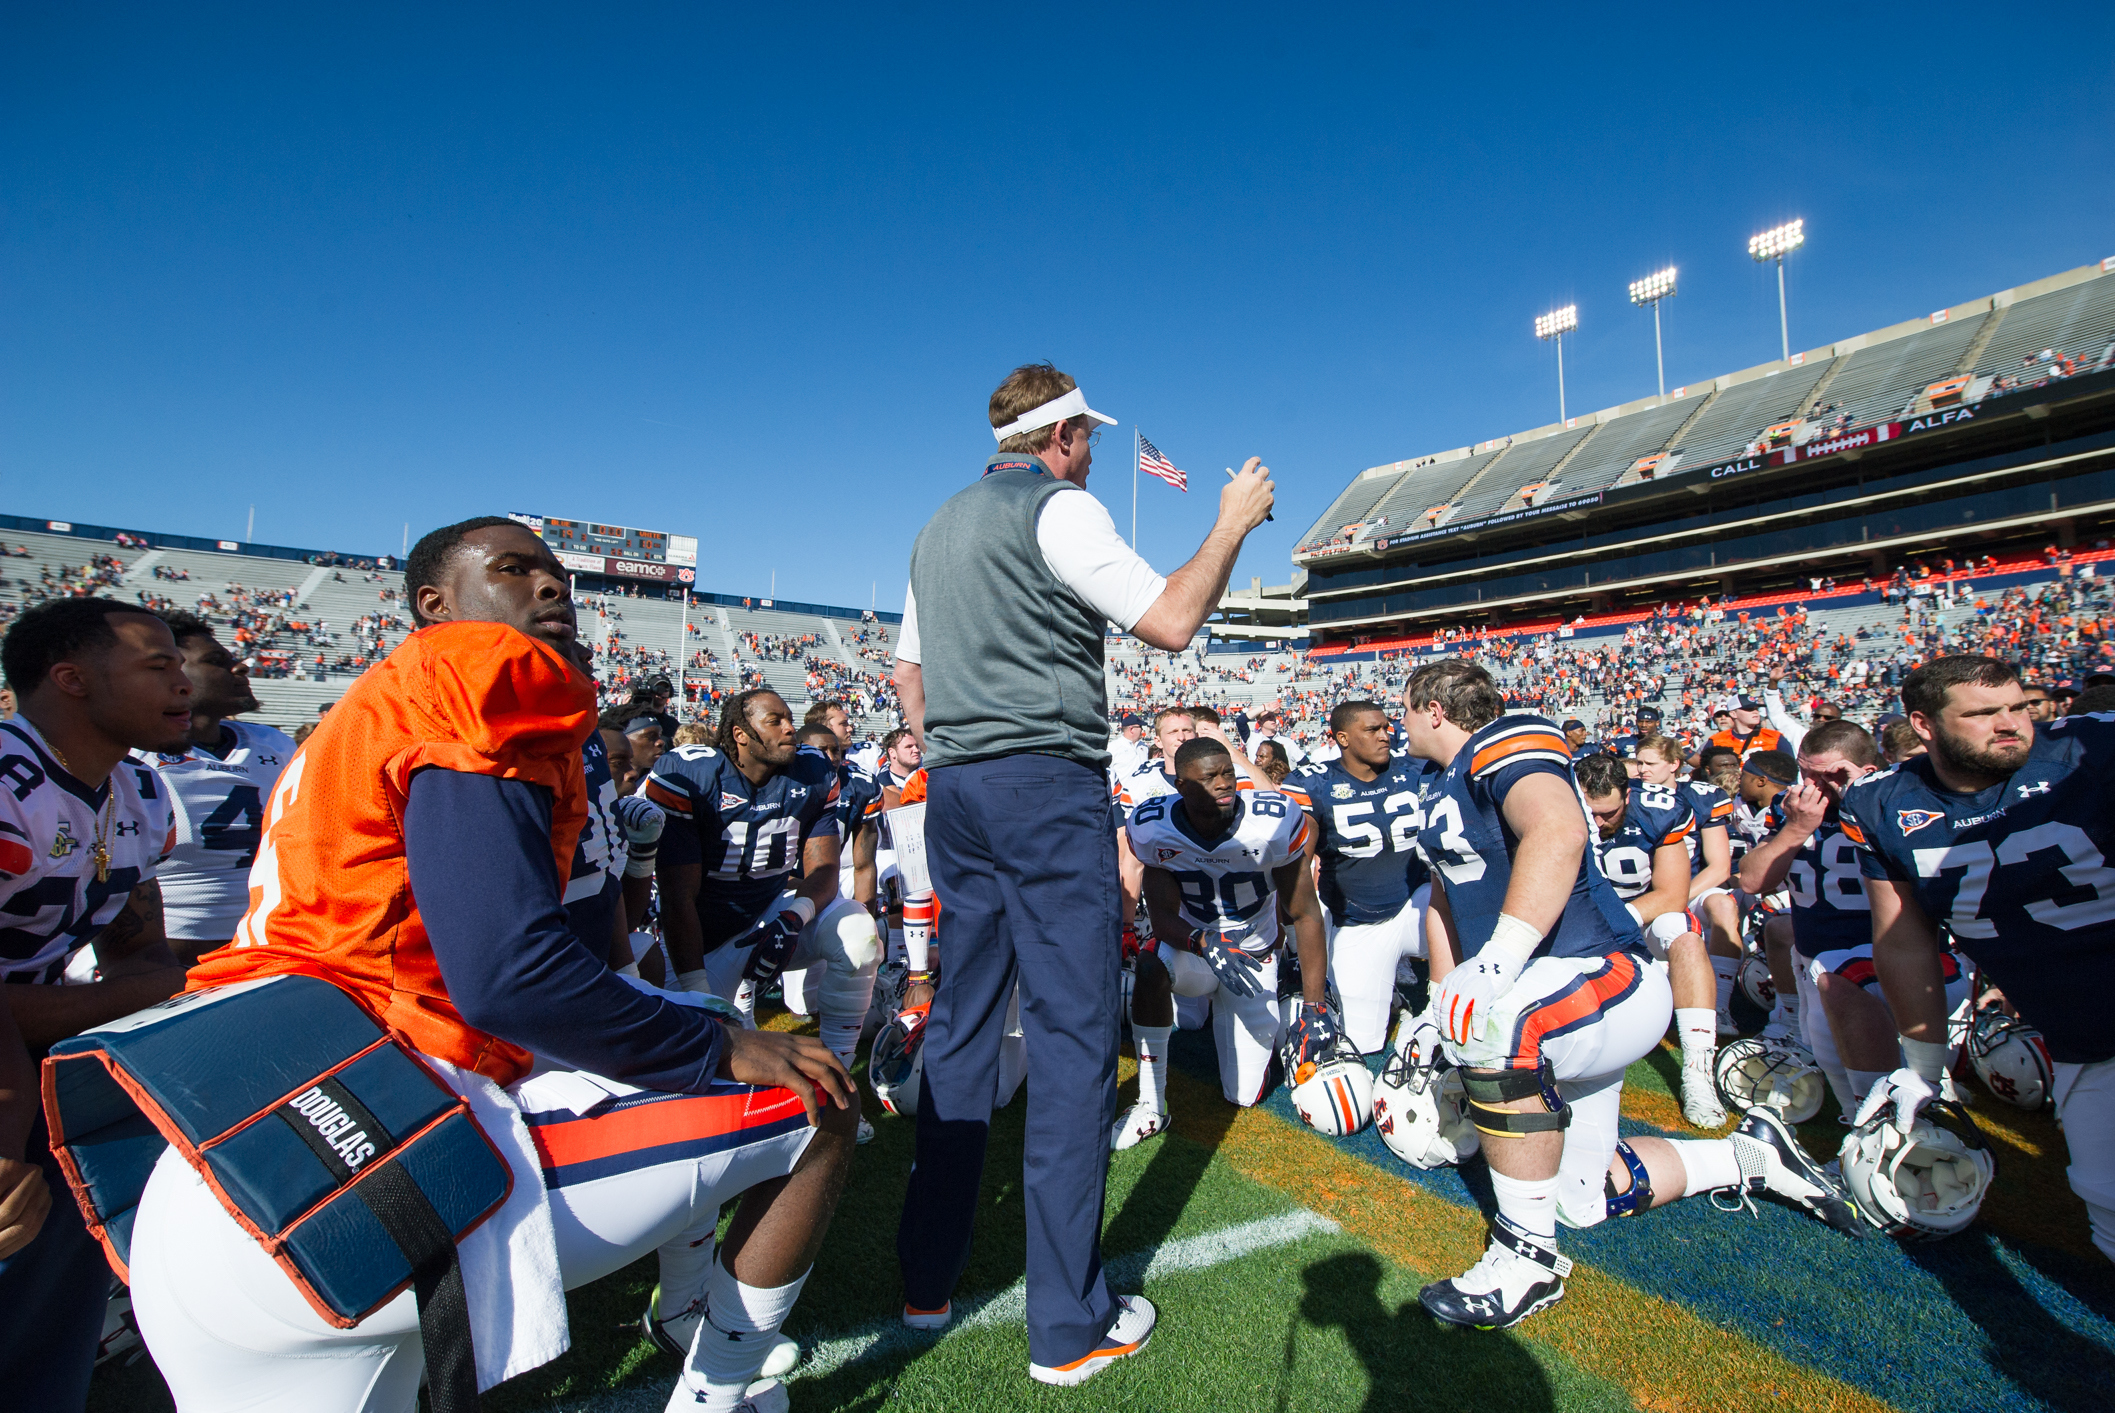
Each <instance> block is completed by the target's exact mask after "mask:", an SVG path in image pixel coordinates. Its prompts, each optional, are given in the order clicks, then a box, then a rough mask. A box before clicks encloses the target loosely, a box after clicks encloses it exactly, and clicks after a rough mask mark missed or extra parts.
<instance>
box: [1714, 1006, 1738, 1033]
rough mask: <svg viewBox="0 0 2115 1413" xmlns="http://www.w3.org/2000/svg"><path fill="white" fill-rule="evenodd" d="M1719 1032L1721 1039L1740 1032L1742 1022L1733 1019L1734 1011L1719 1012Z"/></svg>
mask: <svg viewBox="0 0 2115 1413" xmlns="http://www.w3.org/2000/svg"><path fill="white" fill-rule="evenodd" d="M1718 1033H1719V1038H1720V1039H1721V1040H1723V1039H1725V1038H1726V1037H1728V1036H1732V1035H1738V1034H1740V1024H1739V1023H1738V1022H1737V1021H1735V1020H1734V1019H1733V1012H1731V1011H1720V1012H1719V1013H1718Z"/></svg>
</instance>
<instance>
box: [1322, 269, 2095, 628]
mask: <svg viewBox="0 0 2115 1413" xmlns="http://www.w3.org/2000/svg"><path fill="white" fill-rule="evenodd" d="M2111 526H2115V258H2110V259H2109V260H2106V261H2103V262H2102V263H2101V264H2099V265H2094V266H2086V267H2083V268H2080V269H2076V270H2071V271H2067V272H2065V273H2063V274H2060V275H2054V276H2051V277H2049V278H2048V279H2044V280H2039V281H2036V282H2034V283H2033V284H2029V285H2023V286H2021V287H2019V288H2017V289H2011V290H2005V291H2002V292H2000V293H1998V294H1995V295H1991V296H1988V297H1986V298H1982V299H1976V300H1971V301H1969V302H1968V303H1966V304H1958V305H1953V306H1951V307H1949V308H1946V309H1942V310H1939V311H1937V312H1936V313H1933V314H1930V315H1927V316H1924V317H1922V318H1918V319H1913V320H1909V321H1907V322H1905V323H1902V324H1897V325H1894V326H1892V327H1890V328H1886V329H1880V330H1877V331H1875V332H1872V333H1867V334H1861V335H1858V336H1857V337H1854V338H1849V339H1845V340H1843V341H1842V342H1839V343H1835V344H1831V345H1827V346H1825V347H1822V348H1817V349H1809V350H1807V351H1805V352H1802V353H1795V354H1794V355H1792V357H1791V358H1790V359H1788V360H1781V361H1777V362H1773V363H1767V364H1763V365H1761V366H1759V367H1755V368H1749V369H1745V370H1743V371H1741V372H1738V373H1731V374H1728V375H1726V376H1725V377H1722V378H1719V379H1716V380H1714V381H1713V382H1710V383H1706V384H1701V385H1692V386H1688V387H1681V388H1675V389H1673V390H1671V391H1670V392H1669V394H1668V395H1667V397H1666V398H1665V399H1661V398H1659V397H1651V398H1645V399H1641V400H1640V401H1637V402H1633V403H1626V404H1624V405H1623V406H1621V407H1614V408H1608V409H1606V410H1603V411H1600V412H1593V413H1582V414H1580V415H1579V416H1576V417H1572V418H1570V419H1568V420H1567V421H1566V422H1564V423H1562V424H1552V425H1550V426H1546V427H1538V428H1535V429H1533V430H1531V431H1526V432H1520V433H1516V434H1515V435H1513V436H1509V437H1499V438H1496V439H1493V440H1491V441H1488V442H1481V443H1478V444H1477V445H1475V446H1471V447H1457V448H1455V449H1453V450H1450V451H1443V452H1439V453H1436V454H1433V455H1428V456H1423V457H1418V458H1415V459H1412V460H1409V461H1402V462H1396V463H1393V464H1391V465H1387V466H1377V467H1374V468H1372V469H1371V470H1368V471H1365V472H1363V473H1362V474H1361V475H1360V476H1359V477H1358V478H1357V479H1356V480H1354V481H1353V482H1352V483H1351V485H1350V486H1348V487H1347V488H1346V489H1345V490H1344V492H1343V493H1342V494H1341V495H1339V496H1338V497H1337V499H1336V501H1335V502H1334V503H1333V504H1331V506H1330V507H1329V509H1328V510H1327V511H1325V512H1324V513H1323V515H1322V516H1321V518H1320V519H1319V520H1317V521H1316V523H1315V525H1314V527H1313V529H1311V530H1310V531H1309V532H1308V534H1307V535H1306V536H1305V537H1304V538H1303V540H1302V547H1301V548H1300V549H1299V550H1297V551H1295V553H1294V556H1293V559H1294V563H1295V564H1296V565H1299V566H1301V567H1304V568H1305V569H1306V570H1307V573H1308V579H1307V583H1306V588H1305V597H1306V599H1307V601H1308V606H1309V613H1308V617H1309V625H1310V632H1311V637H1310V641H1311V642H1313V643H1315V644H1317V645H1329V644H1336V645H1358V644H1363V643H1365V642H1368V641H1370V640H1374V639H1386V638H1401V637H1404V636H1408V635H1414V634H1417V633H1420V632H1423V631H1428V630H1429V629H1430V628H1431V627H1433V626H1436V625H1438V624H1442V623H1444V624H1447V625H1450V626H1454V625H1458V626H1464V627H1469V628H1477V627H1494V626H1501V625H1507V624H1512V623H1515V622H1519V621H1522V620H1554V619H1560V618H1562V619H1569V618H1571V617H1573V616H1575V615H1577V614H1580V613H1589V614H1605V613H1609V612H1621V611H1624V610H1625V609H1628V608H1631V607H1633V606H1637V607H1642V606H1644V605H1647V604H1650V603H1655V602H1659V601H1661V600H1665V599H1669V598H1695V597H1700V596H1702V595H1705V594H1714V595H1715V594H1727V593H1732V594H1740V595H1744V596H1745V595H1753V594H1757V593H1767V592H1770V591H1772V590H1773V589H1777V588H1783V589H1786V590H1790V589H1792V588H1794V587H1797V586H1799V585H1801V584H1803V583H1804V582H1805V580H1806V579H1808V578H1809V577H1811V576H1814V575H1819V574H1831V575H1834V576H1836V577H1838V578H1846V577H1848V578H1856V577H1858V576H1859V575H1861V574H1865V573H1873V574H1879V573H1881V572H1882V571H1883V569H1884V566H1885V565H1886V564H1887V563H1888V562H1889V561H1891V560H1899V559H1901V558H1902V557H1903V556H1905V555H1909V554H1913V553H1915V552H1917V551H1918V550H1920V549H1922V548H1926V547H1931V546H1938V545H1941V544H1944V545H1949V546H1951V547H1952V548H1954V549H1955V550H1956V551H1957V552H1959V551H1962V550H1971V551H1972V552H1973V553H1974V554H1976V555H1981V554H1983V553H1986V552H1987V553H1992V554H1996V555H1998V556H1999V557H2000V558H2004V557H2007V555H2008V553H2009V554H2017V553H2019V552H2021V551H2025V550H2029V549H2038V548H2039V547H2040V546H2041V545H2043V544H2045V543H2047V542H2049V541H2050V540H2052V539H2053V540H2055V541H2056V542H2057V543H2059V544H2063V545H2066V546H2068V545H2070V544H2072V543H2074V542H2076V541H2078V540H2080V539H2084V540H2087V541H2090V540H2091V539H2093V538H2095V537H2097V536H2098V535H2101V534H2103V533H2106V531H2107V530H2108V528H2110V527H2111Z"/></svg>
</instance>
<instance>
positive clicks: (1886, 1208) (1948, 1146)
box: [1836, 1098, 1997, 1241]
mask: <svg viewBox="0 0 2115 1413" xmlns="http://www.w3.org/2000/svg"><path fill="white" fill-rule="evenodd" d="M1898 1103H1899V1101H1898V1100H1896V1099H1893V1098H1888V1099H1886V1100H1884V1101H1883V1102H1882V1103H1880V1104H1879V1105H1877V1106H1870V1107H1871V1109H1872V1111H1871V1112H1870V1113H1868V1114H1866V1115H1865V1122H1863V1123H1861V1124H1859V1125H1858V1126H1857V1127H1856V1128H1854V1129H1852V1130H1851V1131H1850V1132H1849V1133H1847V1134H1845V1135H1844V1138H1843V1146H1842V1147H1841V1148H1840V1149H1838V1150H1837V1154H1836V1157H1837V1161H1838V1163H1839V1164H1840V1165H1841V1168H1842V1172H1843V1185H1844V1188H1845V1189H1846V1190H1847V1191H1848V1192H1849V1194H1850V1198H1851V1200H1852V1201H1853V1202H1854V1203H1856V1204H1857V1207H1858V1211H1859V1212H1860V1214H1862V1215H1863V1216H1864V1217H1865V1219H1866V1220H1867V1221H1868V1222H1870V1223H1872V1224H1873V1225H1874V1226H1875V1227H1878V1228H1879V1229H1880V1230H1881V1231H1883V1232H1886V1233H1888V1234H1889V1235H1891V1236H1894V1235H1901V1236H1908V1237H1911V1238H1913V1239H1917V1240H1924V1241H1935V1240H1937V1239H1938V1238H1940V1237H1943V1236H1952V1235H1953V1234H1954V1233H1955V1232H1958V1231H1961V1230H1962V1229H1964V1228H1965V1227H1967V1225H1968V1224H1969V1223H1970V1222H1972V1221H1974V1220H1975V1214H1976V1212H1977V1211H1978V1210H1980V1209H1981V1207H1982V1205H1983V1198H1984V1197H1985V1196H1986V1195H1987V1194H1988V1193H1989V1191H1990V1183H1991V1180H1992V1179H1993V1178H1995V1177H1996V1176H1997V1159H1996V1158H1994V1157H1993V1156H1992V1155H1991V1152H1990V1146H1989V1145H1988V1144H1986V1143H1985V1142H1984V1141H1983V1135H1982V1134H1981V1133H1980V1132H1979V1131H1978V1130H1977V1129H1976V1126H1975V1120H1973V1119H1971V1118H1969V1117H1968V1111H1967V1110H1966V1109H1963V1108H1962V1107H1961V1106H1960V1105H1958V1104H1953V1103H1949V1102H1947V1101H1946V1100H1944V1099H1930V1100H1927V1101H1925V1102H1924V1103H1923V1104H1922V1105H1920V1106H1919V1107H1918V1108H1917V1110H1916V1115H1915V1117H1914V1118H1913V1119H1912V1120H1911V1121H1910V1123H1909V1125H1908V1128H1907V1131H1906V1132H1905V1131H1904V1128H1903V1126H1902V1125H1900V1124H1898V1123H1897V1122H1896V1115H1897V1113H1898V1112H1899V1108H1898Z"/></svg>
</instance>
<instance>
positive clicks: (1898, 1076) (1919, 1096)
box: [1851, 1069, 1939, 1136]
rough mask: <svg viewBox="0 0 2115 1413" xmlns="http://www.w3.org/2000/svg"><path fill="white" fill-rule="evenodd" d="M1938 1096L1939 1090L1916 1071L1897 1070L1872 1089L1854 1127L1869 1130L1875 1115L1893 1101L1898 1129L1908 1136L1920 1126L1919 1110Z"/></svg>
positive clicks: (1861, 1105) (1861, 1106)
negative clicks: (1867, 1125) (1918, 1124)
mask: <svg viewBox="0 0 2115 1413" xmlns="http://www.w3.org/2000/svg"><path fill="white" fill-rule="evenodd" d="M1938 1097H1939V1092H1938V1090H1937V1088H1936V1087H1935V1086H1934V1085H1933V1084H1932V1083H1931V1081H1929V1080H1927V1079H1925V1078H1924V1076H1922V1075H1920V1074H1918V1073H1917V1072H1916V1071H1915V1070H1912V1069H1899V1070H1896V1071H1895V1072H1894V1073H1893V1074H1891V1075H1888V1076H1887V1077H1886V1078H1885V1079H1882V1080H1881V1081H1880V1082H1879V1083H1878V1084H1876V1085H1874V1086H1873V1087H1872V1090H1871V1092H1869V1093H1868V1094H1867V1095H1866V1096H1865V1102H1864V1103H1863V1104H1860V1105H1859V1106H1858V1117H1857V1119H1856V1121H1854V1122H1853V1123H1852V1125H1851V1127H1852V1128H1854V1129H1857V1128H1863V1127H1865V1125H1866V1124H1867V1123H1869V1122H1870V1121H1871V1120H1872V1117H1873V1115H1875V1114H1877V1113H1879V1112H1880V1111H1881V1110H1882V1109H1884V1108H1886V1107H1887V1105H1888V1104H1889V1103H1890V1102H1892V1103H1893V1104H1894V1106H1895V1117H1894V1124H1895V1127H1896V1128H1897V1129H1900V1130H1901V1131H1902V1133H1903V1134H1904V1135H1905V1136H1907V1135H1908V1133H1909V1131H1910V1130H1911V1129H1913V1128H1915V1127H1916V1126H1917V1111H1918V1110H1920V1109H1922V1108H1923V1107H1924V1106H1925V1105H1926V1104H1929V1103H1930V1102H1931V1101H1932V1100H1934V1099H1936V1098H1938Z"/></svg>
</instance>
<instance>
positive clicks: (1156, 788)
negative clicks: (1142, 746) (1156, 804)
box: [1116, 756, 1175, 819]
mask: <svg viewBox="0 0 2115 1413" xmlns="http://www.w3.org/2000/svg"><path fill="white" fill-rule="evenodd" d="M1167 764H1168V760H1167V758H1166V757H1165V756H1155V757H1154V758H1153V759H1151V760H1149V761H1146V762H1144V763H1143V764H1141V765H1140V766H1139V767H1138V768H1137V769H1136V770H1134V771H1132V772H1131V773H1130V774H1129V775H1127V776H1125V777H1124V778H1123V779H1122V780H1120V781H1118V782H1117V791H1116V802H1117V804H1118V805H1119V806H1121V807H1122V809H1123V813H1124V817H1125V818H1126V819H1129V818H1130V817H1131V811H1132V810H1133V809H1135V808H1137V807H1138V806H1139V805H1140V804H1141V803H1143V802H1144V801H1146V800H1154V799H1159V798H1160V797H1162V796H1167V797H1169V798H1170V799H1172V798H1173V797H1174V795H1175V777H1174V776H1173V775H1172V774H1170V773H1169V772H1168V771H1167V769H1166V768H1165V767H1166V766H1167Z"/></svg>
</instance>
